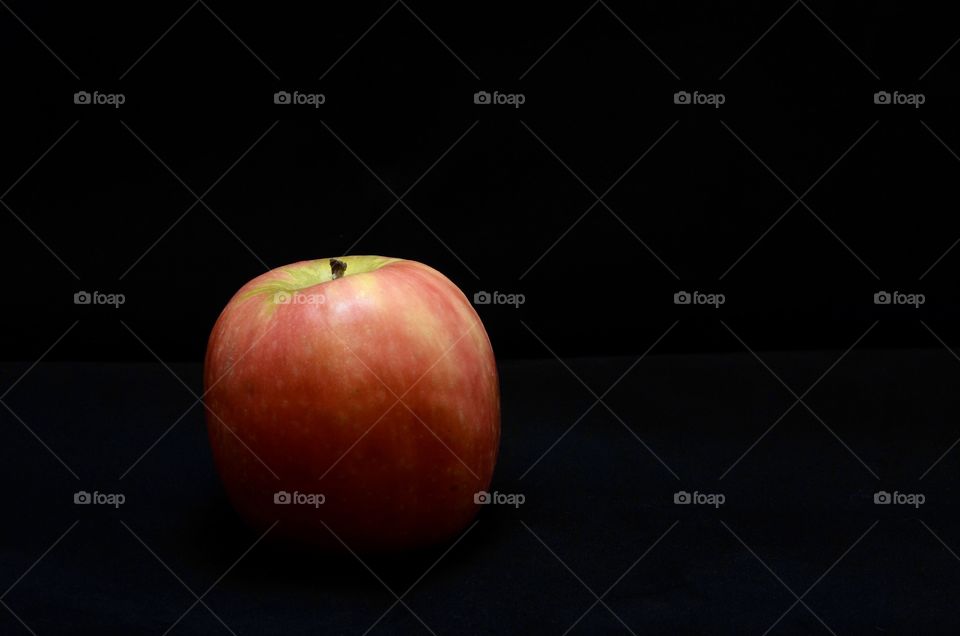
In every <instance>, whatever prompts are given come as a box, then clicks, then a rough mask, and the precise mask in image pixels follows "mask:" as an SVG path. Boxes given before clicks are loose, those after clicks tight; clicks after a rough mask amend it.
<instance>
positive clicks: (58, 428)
mask: <svg viewBox="0 0 960 636" xmlns="http://www.w3.org/2000/svg"><path fill="white" fill-rule="evenodd" d="M760 358H761V359H762V362H761V360H758V359H757V358H756V357H754V356H753V355H752V354H750V353H743V354H728V355H720V354H716V355H675V356H656V355H651V356H648V357H646V358H644V359H642V360H640V361H639V362H638V363H637V364H636V366H634V367H632V368H631V365H632V364H633V363H634V362H636V359H635V358H606V359H574V360H568V361H566V363H565V364H566V365H567V368H565V366H564V364H563V363H561V362H560V361H558V360H553V359H551V360H542V361H516V362H506V363H503V364H502V365H501V374H502V375H501V381H502V390H503V438H502V443H501V452H500V459H499V463H498V466H497V470H496V474H495V476H494V485H493V488H495V489H496V490H497V491H499V492H502V493H519V494H523V495H524V496H525V503H524V504H523V505H522V506H520V507H519V508H517V509H515V508H512V507H507V506H487V507H485V508H484V509H483V510H482V512H481V514H480V516H479V517H478V520H477V523H476V524H475V525H474V526H473V527H472V528H471V529H470V530H469V531H468V532H467V534H466V535H465V536H463V537H462V538H461V539H459V540H458V542H456V543H455V544H453V545H452V547H451V545H450V544H448V545H444V546H438V547H437V548H436V549H433V550H429V551H426V552H422V553H416V554H410V555H406V556H403V557H394V558H383V557H379V558H366V557H361V558H362V561H361V560H360V559H359V558H355V557H354V556H351V555H346V556H342V557H324V556H317V555H305V554H297V553H290V552H285V551H284V550H282V549H281V548H279V547H278V546H275V545H273V544H271V543H270V541H269V538H268V539H267V540H265V541H262V542H258V536H257V535H256V534H254V533H252V532H251V531H249V530H247V529H245V528H244V526H243V525H242V524H241V523H240V522H239V520H238V519H237V518H236V517H235V515H234V514H233V512H232V511H231V509H230V507H229V505H228V503H227V501H226V499H225V496H224V493H223V490H222V489H221V486H220V484H219V482H218V479H217V476H216V474H215V472H214V469H213V465H212V460H211V455H210V452H209V449H208V446H207V442H206V430H205V424H204V419H203V410H202V407H200V406H197V405H195V402H196V399H195V397H194V396H193V395H192V394H191V391H192V392H194V393H197V394H199V392H200V390H201V388H200V386H201V382H200V373H201V369H200V366H199V365H196V364H189V365H177V364H173V365H170V368H169V369H165V368H164V367H163V366H161V365H159V364H155V365H148V364H142V365H133V364H131V365H83V364H65V363H41V364H39V365H38V366H36V367H35V368H33V369H32V370H30V372H29V373H27V374H26V375H25V376H23V377H22V379H21V380H19V381H17V379H18V378H20V377H21V376H22V374H23V373H24V372H25V371H27V368H28V366H29V365H27V364H19V365H13V364H9V365H5V366H3V367H0V380H2V383H0V386H3V387H11V386H12V388H11V389H10V390H9V391H8V388H4V389H3V390H4V391H7V394H6V395H5V396H4V397H3V403H4V404H5V405H7V406H8V408H5V409H0V471H2V476H3V483H4V490H3V496H4V500H5V505H4V512H5V515H4V521H5V522H4V523H3V524H0V533H2V535H0V536H2V538H0V590H3V592H2V597H0V598H2V602H3V605H5V606H6V608H2V607H0V633H3V634H17V633H28V631H27V630H30V631H33V632H35V633H36V634H38V635H40V636H43V635H47V634H65V633H99V634H112V633H116V634H141V633H143V634H150V633H155V634H162V633H165V631H166V630H169V631H170V633H171V634H178V633H179V634H186V633H203V634H215V633H230V632H233V633H235V634H294V633H323V634H363V633H365V631H367V630H368V629H370V628H371V627H372V629H371V630H370V633H372V634H376V633H383V634H386V633H414V634H416V633H430V632H433V633H435V634H445V633H447V634H452V633H473V634H481V633H555V634H562V633H565V630H567V629H568V628H571V627H572V630H571V633H577V632H579V633H614V634H615V633H630V632H633V633H636V634H640V633H644V634H651V633H668V634H676V633H737V634H742V633H757V634H762V633H765V630H767V629H768V628H771V627H772V629H770V633H774V634H792V633H830V632H834V633H837V634H841V633H928V634H933V633H957V630H958V628H960V618H957V614H956V612H955V605H956V599H957V598H958V596H960V559H958V556H957V554H956V552H957V551H958V550H960V516H958V514H957V508H956V496H957V488H956V485H957V481H958V476H960V465H958V460H960V449H956V448H953V447H952V445H953V444H954V443H955V442H956V441H957V438H958V437H960V418H958V415H960V397H958V391H957V390H956V387H957V386H958V385H960V361H958V360H957V359H955V358H954V357H952V356H951V354H950V353H949V352H948V351H946V350H944V349H938V350H929V351H926V350H924V351H920V350H917V351H870V350H864V351H860V350H853V351H851V352H849V353H848V354H846V355H844V352H842V351H833V352H817V353H789V354H786V353H761V354H760ZM838 360H839V362H838ZM834 363H837V364H836V366H833V367H832V368H831V365H834ZM765 365H766V368H765ZM828 370H829V372H828ZM625 372H626V375H625V376H623V377H622V379H620V380H619V382H618V378H621V376H622V375H623V374H624V373H625ZM824 373H826V375H823V374H824ZM174 374H175V375H176V376H178V377H179V378H182V380H183V382H184V383H185V384H186V386H184V385H183V384H181V382H180V381H179V380H178V379H177V377H174ZM821 376H822V379H820V378H821ZM818 379H819V380H818ZM611 386H613V388H612V390H610V391H609V393H606V391H607V389H608V388H609V387H611ZM811 386H812V388H810V387H811ZM188 387H189V388H188ZM588 387H589V388H588ZM808 388H810V390H809V392H807V390H808ZM605 393H606V394H605ZM604 394H605V395H604ZM597 396H603V400H602V402H601V403H596V400H597ZM797 397H802V402H800V403H797V402H796V400H797ZM191 405H193V406H191ZM791 407H792V408H791ZM561 436H562V439H559V441H558V438H561ZM45 446H46V447H47V448H45ZM79 490H85V491H89V492H93V491H98V492H100V493H122V494H123V495H124V496H125V499H126V501H125V503H123V505H121V506H120V507H119V508H112V507H108V506H103V505H99V506H94V505H88V506H80V505H75V504H74V503H73V496H74V493H75V492H76V491H79ZM679 491H685V492H689V493H694V492H697V493H699V494H701V495H703V494H720V495H723V497H724V499H725V500H724V502H723V503H722V505H720V506H719V507H714V506H709V505H697V504H689V505H677V504H675V503H674V497H675V493H677V492H679ZM878 491H886V492H889V493H894V492H896V493H899V494H900V495H904V494H921V495H923V497H924V502H923V503H922V504H921V505H919V506H918V507H917V506H911V505H906V504H896V503H894V504H889V505H877V504H875V503H874V493H876V492H878ZM251 546H252V547H251ZM197 597H200V598H201V599H202V601H201V602H197ZM398 597H400V599H401V600H400V601H399V602H398V600H397V599H398ZM598 597H599V599H600V600H599V601H598ZM21 621H22V623H21ZM171 627H172V629H171Z"/></svg>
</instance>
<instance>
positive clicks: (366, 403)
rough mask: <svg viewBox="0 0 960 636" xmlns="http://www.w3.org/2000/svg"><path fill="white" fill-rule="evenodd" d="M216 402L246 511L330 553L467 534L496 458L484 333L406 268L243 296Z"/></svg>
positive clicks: (331, 270)
mask: <svg viewBox="0 0 960 636" xmlns="http://www.w3.org/2000/svg"><path fill="white" fill-rule="evenodd" d="M204 402H205V405H206V408H207V428H208V433H209V438H210V445H211V447H212V450H213V457H214V462H215V464H216V467H217V471H218V472H219V474H220V477H221V479H222V481H223V484H224V486H225V488H226V491H227V495H228V497H229V499H230V501H231V503H232V504H233V506H234V507H235V508H236V510H237V511H238V512H239V513H240V515H241V516H242V517H243V518H244V519H246V520H247V521H248V522H249V523H250V524H252V525H253V526H254V527H256V528H260V529H266V528H267V527H269V526H271V525H272V524H273V523H274V522H275V521H279V523H278V524H277V525H276V527H275V529H274V530H273V533H274V534H276V535H281V536H285V537H289V538H291V539H294V540H296V541H300V542H304V543H307V544H312V545H316V546H321V547H332V548H341V547H342V546H341V543H340V542H341V541H342V542H343V543H345V544H346V545H347V546H349V548H350V549H351V550H358V551H359V550H365V551H383V550H397V549H405V548H414V547H420V546H424V545H428V544H431V543H435V542H439V541H443V540H445V539H449V538H450V537H452V536H455V535H456V534H457V533H459V532H460V531H462V530H463V529H464V528H465V527H466V526H467V525H468V524H469V523H470V521H471V520H472V519H473V517H474V516H475V515H476V513H477V508H478V505H477V503H475V498H474V495H475V493H477V492H478V491H481V490H487V489H488V487H489V485H490V480H491V478H492V475H493V468H494V464H495V462H496V458H497V448H498V445H499V439H500V393H499V385H498V382H497V370H496V363H495V360H494V357H493V349H492V347H491V345H490V340H489V338H488V337H487V333H486V331H485V330H484V328H483V325H482V324H481V322H480V318H479V317H478V316H477V313H476V311H474V309H473V307H472V306H471V304H470V302H469V301H468V300H467V299H466V297H465V296H464V295H463V293H462V292H461V291H460V290H459V289H458V288H457V287H456V285H454V284H453V283H452V282H450V280H448V279H447V278H446V277H445V276H443V274H441V273H439V272H438V271H436V270H434V269H432V268H430V267H428V266H426V265H423V264H421V263H417V262H414V261H409V260H403V259H397V258H384V257H379V256H344V257H340V258H336V259H320V260H314V261H303V262H299V263H294V264H292V265H287V266H285V267H280V268H277V269H274V270H271V271H269V272H267V273H265V274H263V275H261V276H259V277H257V278H255V279H253V280H252V281H250V282H249V283H247V284H246V285H244V286H243V287H242V288H241V289H240V290H239V291H238V292H237V293H236V295H234V297H233V298H232V299H231V300H230V302H229V303H228V304H227V306H226V308H225V309H224V310H223V312H222V313H221V315H220V317H219V319H218V320H217V322H216V325H215V326H214V328H213V332H212V333H211V335H210V341H209V344H208V347H207V355H206V362H205V367H204Z"/></svg>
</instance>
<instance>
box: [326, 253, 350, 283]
mask: <svg viewBox="0 0 960 636" xmlns="http://www.w3.org/2000/svg"><path fill="white" fill-rule="evenodd" d="M346 271H347V264H346V263H344V262H343V261H341V260H337V259H335V258H331V259H330V273H331V274H333V280H337V279H338V278H340V277H341V276H343V275H344V274H345V273H346Z"/></svg>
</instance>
